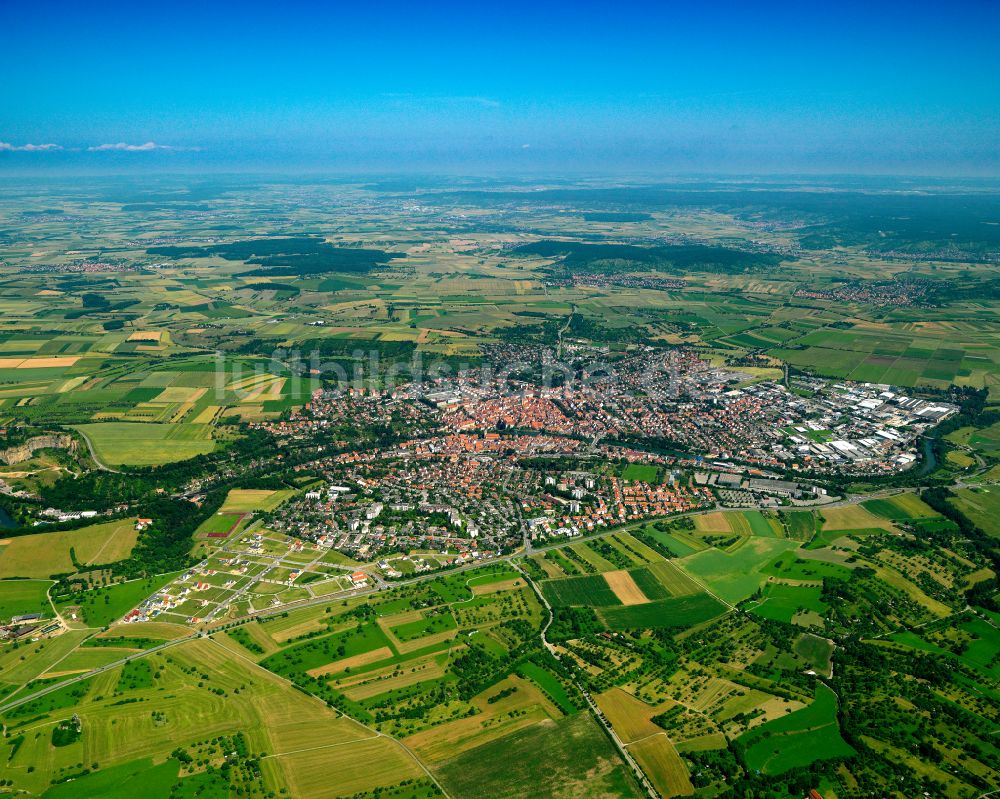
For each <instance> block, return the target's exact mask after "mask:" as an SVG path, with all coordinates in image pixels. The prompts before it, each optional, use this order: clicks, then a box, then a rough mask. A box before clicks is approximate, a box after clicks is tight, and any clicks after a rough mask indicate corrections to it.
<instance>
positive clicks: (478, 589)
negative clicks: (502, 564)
mask: <svg viewBox="0 0 1000 799" xmlns="http://www.w3.org/2000/svg"><path fill="white" fill-rule="evenodd" d="M523 586H524V580H523V579H521V578H520V577H514V578H512V579H510V580H503V581H501V582H499V583H487V584H486V585H474V586H472V593H473V594H474V595H475V596H480V595H481V594H496V593H498V592H500V591H512V590H514V589H517V588H521V587H523Z"/></svg>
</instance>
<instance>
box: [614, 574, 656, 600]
mask: <svg viewBox="0 0 1000 799" xmlns="http://www.w3.org/2000/svg"><path fill="white" fill-rule="evenodd" d="M604 579H605V581H606V582H607V584H608V585H609V586H610V588H611V590H612V591H613V592H614V594H615V596H616V597H618V599H620V600H621V603H622V604H623V605H644V604H645V603H647V602H649V599H648V598H647V597H646V595H645V594H644V593H642V590H641V589H640V588H639V586H638V585H636V584H635V580H633V579H632V575H631V574H629V573H628V572H627V571H625V569H617V570H615V571H612V572H605V573H604Z"/></svg>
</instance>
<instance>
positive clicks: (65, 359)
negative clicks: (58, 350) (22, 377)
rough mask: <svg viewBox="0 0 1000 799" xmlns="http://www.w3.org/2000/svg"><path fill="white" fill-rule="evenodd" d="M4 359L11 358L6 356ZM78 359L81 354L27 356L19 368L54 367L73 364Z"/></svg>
mask: <svg viewBox="0 0 1000 799" xmlns="http://www.w3.org/2000/svg"><path fill="white" fill-rule="evenodd" d="M3 360H9V359H8V358H4V359H3ZM78 360H80V356H79V355H65V356H62V357H59V358H27V359H26V360H23V361H21V362H20V363H19V364H18V365H17V368H18V369H52V368H55V367H58V366H72V365H73V364H75V363H76V362H77V361H78Z"/></svg>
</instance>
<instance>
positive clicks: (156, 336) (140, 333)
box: [128, 330, 163, 343]
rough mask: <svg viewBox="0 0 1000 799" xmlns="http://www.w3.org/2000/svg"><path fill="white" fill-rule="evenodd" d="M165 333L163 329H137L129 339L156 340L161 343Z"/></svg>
mask: <svg viewBox="0 0 1000 799" xmlns="http://www.w3.org/2000/svg"><path fill="white" fill-rule="evenodd" d="M162 335H163V332H162V331H161V330H136V331H135V332H134V333H132V334H131V335H130V336H129V337H128V340H129V341H155V342H157V343H159V341H160V337H161V336H162Z"/></svg>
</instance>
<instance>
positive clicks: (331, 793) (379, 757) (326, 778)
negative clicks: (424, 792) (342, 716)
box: [277, 731, 424, 799]
mask: <svg viewBox="0 0 1000 799" xmlns="http://www.w3.org/2000/svg"><path fill="white" fill-rule="evenodd" d="M366 732H367V731H366ZM277 759H278V761H279V763H280V765H281V771H282V772H283V773H284V775H285V778H286V779H287V781H288V788H289V793H290V794H291V795H292V796H308V797H309V798H310V799H334V798H335V797H341V796H351V795H353V794H355V793H358V792H367V791H370V790H372V789H373V788H379V787H383V788H384V787H388V786H390V785H396V784H398V783H400V782H402V781H403V780H410V779H416V778H418V777H422V776H424V772H423V770H422V769H421V768H420V766H418V765H417V763H416V761H414V759H413V758H412V757H410V755H408V754H407V753H406V751H405V750H404V749H403V748H402V747H401V746H400V745H399V744H397V743H396V742H394V741H393V740H392V739H391V738H387V737H385V736H382V735H376V736H371V737H369V738H366V739H362V740H359V741H356V742H354V743H347V744H328V745H327V746H320V747H319V748H311V749H303V750H302V751H297V752H293V753H291V754H284V755H283V754H279V755H277Z"/></svg>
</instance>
